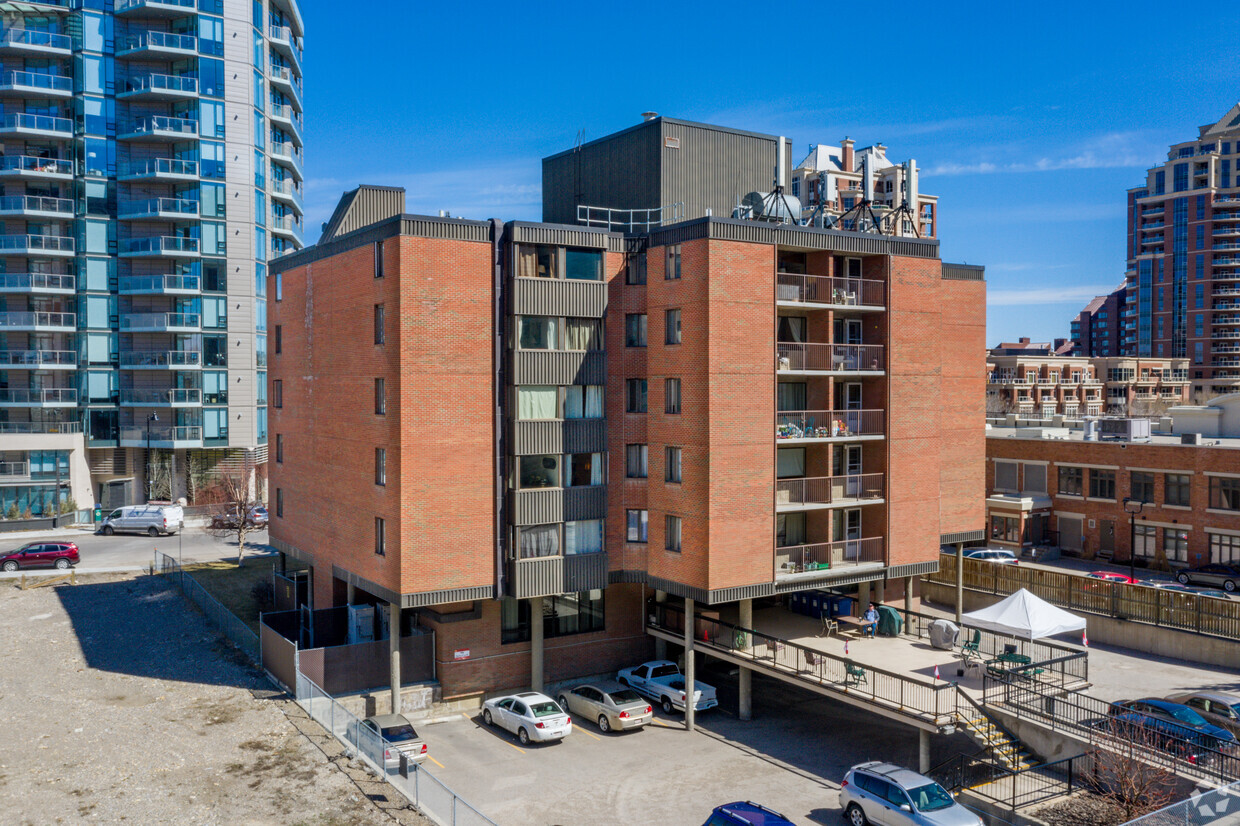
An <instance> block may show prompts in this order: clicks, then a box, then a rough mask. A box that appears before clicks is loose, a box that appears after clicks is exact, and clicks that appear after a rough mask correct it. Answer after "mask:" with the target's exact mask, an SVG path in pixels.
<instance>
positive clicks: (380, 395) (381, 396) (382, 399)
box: [375, 379, 387, 416]
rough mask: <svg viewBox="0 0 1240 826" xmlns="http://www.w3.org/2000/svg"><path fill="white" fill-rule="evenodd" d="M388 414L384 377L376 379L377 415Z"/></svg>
mask: <svg viewBox="0 0 1240 826" xmlns="http://www.w3.org/2000/svg"><path fill="white" fill-rule="evenodd" d="M386 414H387V390H386V388H385V387H384V380H383V379H375V415H376V416H383V415H386Z"/></svg>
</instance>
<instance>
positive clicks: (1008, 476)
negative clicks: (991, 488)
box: [995, 462, 1020, 492]
mask: <svg viewBox="0 0 1240 826" xmlns="http://www.w3.org/2000/svg"><path fill="white" fill-rule="evenodd" d="M995 490H1007V491H1013V492H1014V491H1018V490H1020V465H1019V464H1017V463H1016V462H995Z"/></svg>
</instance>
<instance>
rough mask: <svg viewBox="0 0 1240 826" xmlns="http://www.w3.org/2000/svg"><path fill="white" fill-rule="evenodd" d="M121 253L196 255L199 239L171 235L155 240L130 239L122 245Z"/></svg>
mask: <svg viewBox="0 0 1240 826" xmlns="http://www.w3.org/2000/svg"><path fill="white" fill-rule="evenodd" d="M121 252H130V253H147V252H149V253H154V254H156V255H158V254H167V253H196V252H198V239H197V238H179V237H176V236H171V235H159V236H155V237H154V238H130V239H128V240H126V241H124V242H122V243H121Z"/></svg>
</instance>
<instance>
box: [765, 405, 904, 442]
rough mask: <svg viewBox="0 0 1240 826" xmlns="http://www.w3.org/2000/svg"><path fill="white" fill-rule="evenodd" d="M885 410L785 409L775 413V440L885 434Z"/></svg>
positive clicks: (840, 437) (846, 437) (848, 437)
mask: <svg viewBox="0 0 1240 826" xmlns="http://www.w3.org/2000/svg"><path fill="white" fill-rule="evenodd" d="M883 414H884V411H882V410H785V411H782V412H779V413H776V414H775V438H776V439H853V438H857V437H859V436H882V435H883V427H884V425H883Z"/></svg>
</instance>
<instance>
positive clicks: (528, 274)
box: [517, 244, 560, 278]
mask: <svg viewBox="0 0 1240 826" xmlns="http://www.w3.org/2000/svg"><path fill="white" fill-rule="evenodd" d="M559 263H560V255H559V249H558V248H556V247H552V246H548V245H545V244H537V245H535V244H522V245H521V249H520V251H519V252H518V253H517V275H519V276H521V277H522V278H559V270H560V268H559Z"/></svg>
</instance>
